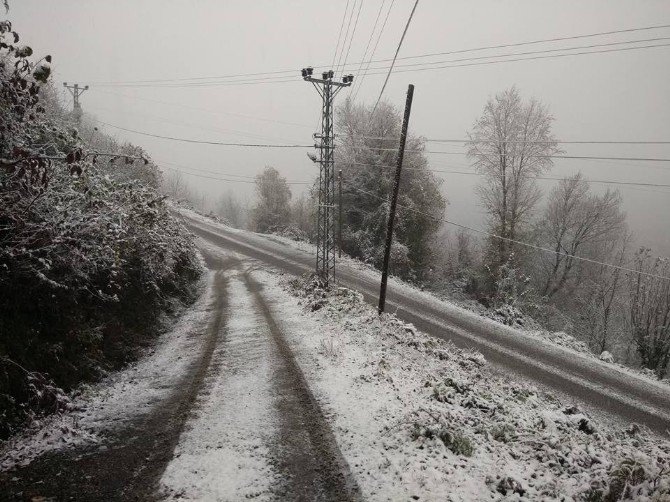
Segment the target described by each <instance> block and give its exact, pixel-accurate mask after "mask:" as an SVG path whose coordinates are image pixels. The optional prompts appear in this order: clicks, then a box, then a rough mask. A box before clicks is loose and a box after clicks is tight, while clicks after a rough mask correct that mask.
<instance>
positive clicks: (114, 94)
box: [91, 88, 311, 129]
mask: <svg viewBox="0 0 670 502" xmlns="http://www.w3.org/2000/svg"><path fill="white" fill-rule="evenodd" d="M91 90H92V91H94V92H102V93H103V94H109V95H111V96H119V97H122V98H128V99H137V100H140V101H147V102H150V103H158V104H162V105H168V106H175V107H178V108H185V109H188V110H195V111H199V112H204V113H209V114H212V115H231V116H233V117H242V118H245V119H250V120H258V121H261V122H271V123H275V124H282V125H290V126H296V127H304V128H308V129H311V126H308V125H307V124H298V123H296V122H286V121H282V120H275V119H269V118H265V117H256V116H253V115H244V114H242V113H235V112H227V111H222V110H218V111H214V110H211V109H209V108H200V107H197V106H188V105H185V104H183V103H173V102H170V101H163V100H159V99H152V98H144V97H140V96H131V95H129V94H119V93H118V92H112V91H106V90H101V89H97V88H91Z"/></svg>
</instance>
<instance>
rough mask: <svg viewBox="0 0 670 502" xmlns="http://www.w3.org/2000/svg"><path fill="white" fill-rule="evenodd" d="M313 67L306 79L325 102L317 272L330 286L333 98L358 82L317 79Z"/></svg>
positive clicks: (327, 74) (328, 76)
mask: <svg viewBox="0 0 670 502" xmlns="http://www.w3.org/2000/svg"><path fill="white" fill-rule="evenodd" d="M313 71H314V69H313V68H303V70H302V77H303V79H304V80H305V81H307V82H311V83H312V85H313V86H314V88H315V89H316V91H317V92H318V93H319V95H320V96H321V99H322V110H321V134H318V133H315V134H314V139H318V140H320V141H319V143H318V144H316V145H314V147H315V148H318V149H319V165H320V169H319V206H318V208H317V209H318V210H317V215H318V216H317V224H316V273H317V275H318V276H319V277H320V278H321V280H322V281H323V282H324V283H325V284H326V286H327V285H329V284H330V283H331V282H332V281H334V279H335V213H336V205H335V152H334V148H335V133H334V129H333V99H334V98H335V96H336V95H337V93H338V92H340V91H341V90H342V88H343V87H349V86H350V85H351V83H352V82H353V81H354V76H353V75H344V76H343V77H342V82H337V81H335V80H333V76H334V74H333V70H328V71H325V72H323V73H322V75H321V76H322V78H313V77H312V72H313Z"/></svg>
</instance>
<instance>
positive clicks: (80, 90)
mask: <svg viewBox="0 0 670 502" xmlns="http://www.w3.org/2000/svg"><path fill="white" fill-rule="evenodd" d="M63 87H65V88H66V89H67V90H68V91H70V94H72V115H74V118H75V120H76V121H77V122H79V121H80V120H81V115H82V111H81V104H79V96H81V95H82V94H84V91H88V86H87V85H85V86H84V87H79V84H74V85H68V83H67V82H63Z"/></svg>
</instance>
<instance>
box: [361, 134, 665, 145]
mask: <svg viewBox="0 0 670 502" xmlns="http://www.w3.org/2000/svg"><path fill="white" fill-rule="evenodd" d="M361 137H362V138H364V139H372V140H380V141H398V140H399V138H393V137H385V138H382V137H380V136H361ZM422 139H423V141H425V142H426V143H498V142H499V141H498V140H488V139H433V138H422ZM501 142H503V141H501ZM504 143H511V144H516V143H522V144H529V145H537V144H540V145H542V144H551V143H558V144H559V145H582V144H583V145H670V141H625V140H624V141H618V140H604V141H603V140H596V141H586V140H567V141H561V140H554V141H534V140H524V139H522V140H504Z"/></svg>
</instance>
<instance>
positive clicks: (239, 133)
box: [88, 106, 286, 141]
mask: <svg viewBox="0 0 670 502" xmlns="http://www.w3.org/2000/svg"><path fill="white" fill-rule="evenodd" d="M88 109H91V107H90V106H89V107H88ZM99 110H106V111H114V110H112V109H110V108H106V107H100V106H96V107H93V108H92V111H93V112H97V111H99ZM124 113H126V114H127V113H130V114H131V115H136V116H138V117H144V118H145V119H149V120H154V121H156V122H161V123H168V124H174V125H177V126H181V127H191V128H196V129H201V130H204V131H212V132H217V133H221V132H224V133H229V134H232V135H234V136H242V137H248V138H254V139H262V140H270V141H286V140H284V139H280V138H276V137H271V136H265V135H262V134H254V133H251V132H248V131H240V130H238V129H228V128H218V127H207V126H203V125H196V124H190V123H187V122H181V121H175V120H172V119H169V118H167V117H162V116H160V115H152V114H147V113H137V112H135V111H132V112H127V111H126V112H124ZM93 120H97V119H95V118H93Z"/></svg>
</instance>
